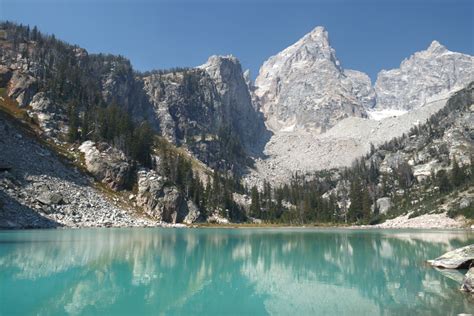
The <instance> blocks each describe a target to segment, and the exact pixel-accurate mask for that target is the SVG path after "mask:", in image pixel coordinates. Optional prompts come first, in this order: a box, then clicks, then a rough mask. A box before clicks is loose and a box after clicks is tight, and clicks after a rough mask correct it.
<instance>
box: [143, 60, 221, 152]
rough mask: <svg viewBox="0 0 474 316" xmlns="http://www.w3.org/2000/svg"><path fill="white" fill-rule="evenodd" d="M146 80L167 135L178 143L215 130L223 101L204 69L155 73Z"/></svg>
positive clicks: (151, 98)
mask: <svg viewBox="0 0 474 316" xmlns="http://www.w3.org/2000/svg"><path fill="white" fill-rule="evenodd" d="M143 82H144V90H145V91H146V93H147V95H148V97H149V98H150V101H151V103H152V104H153V109H154V112H155V115H156V117H157V119H158V121H159V122H160V127H161V133H162V134H163V136H165V137H166V138H168V139H169V140H170V141H172V142H174V143H177V142H181V141H184V140H185V139H186V137H188V138H189V137H195V136H200V135H201V134H202V133H204V134H207V133H214V130H215V129H216V126H217V118H218V117H219V115H218V113H219V108H220V104H221V101H220V97H219V95H218V93H217V90H216V89H215V87H214V83H213V81H212V79H211V78H209V76H206V74H205V73H204V71H202V70H200V69H190V70H187V71H179V72H178V71H177V72H170V73H166V74H151V75H149V76H145V77H144V78H143Z"/></svg>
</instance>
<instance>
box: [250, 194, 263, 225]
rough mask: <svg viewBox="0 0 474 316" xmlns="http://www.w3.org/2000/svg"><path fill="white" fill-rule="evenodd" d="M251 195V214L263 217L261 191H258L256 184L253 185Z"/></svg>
mask: <svg viewBox="0 0 474 316" xmlns="http://www.w3.org/2000/svg"><path fill="white" fill-rule="evenodd" d="M250 197H251V199H252V202H251V204H250V216H252V217H255V218H261V212H262V209H261V206H260V193H259V192H258V189H257V187H256V186H253V187H252V190H251V193H250Z"/></svg>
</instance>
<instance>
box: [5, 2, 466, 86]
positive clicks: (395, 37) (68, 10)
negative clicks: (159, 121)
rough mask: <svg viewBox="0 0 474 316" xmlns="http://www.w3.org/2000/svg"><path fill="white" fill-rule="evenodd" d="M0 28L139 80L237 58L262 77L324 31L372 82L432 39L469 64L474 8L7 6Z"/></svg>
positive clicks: (382, 4)
mask: <svg viewBox="0 0 474 316" xmlns="http://www.w3.org/2000/svg"><path fill="white" fill-rule="evenodd" d="M0 19H1V20H12V21H16V22H19V23H23V24H29V25H31V26H33V25H37V26H38V27H39V28H40V30H42V31H43V32H46V33H54V34H55V35H56V36H57V37H58V38H61V39H63V40H65V41H67V42H70V43H73V44H78V45H79V46H82V47H84V48H86V49H87V50H88V51H89V52H103V53H113V54H121V55H123V56H125V57H127V58H129V59H130V60H131V62H132V64H133V65H134V67H135V68H136V69H138V70H142V71H144V70H151V69H157V68H170V67H175V66H196V65H200V64H202V63H204V62H205V61H206V60H207V58H208V56H210V55H212V54H233V55H234V56H236V57H238V58H239V59H240V61H241V63H242V65H243V67H244V68H250V70H251V72H252V76H253V77H255V76H256V74H257V72H258V69H259V67H260V65H261V64H262V63H263V61H264V60H266V59H267V58H268V57H269V56H271V55H274V54H275V53H277V52H279V51H280V50H282V49H283V48H285V47H287V46H288V45H290V44H292V43H294V42H295V41H296V40H298V39H299V38H300V37H301V36H303V35H304V34H306V33H307V32H309V31H310V30H312V29H313V28H314V27H315V26H317V25H323V26H325V27H326V28H327V30H328V31H329V36H330V40H331V44H332V46H333V47H334V48H335V49H336V53H337V56H338V58H339V60H340V61H341V63H342V65H343V67H344V68H351V69H357V70H361V71H364V72H366V73H368V74H369V75H370V76H371V77H372V79H374V78H375V77H376V74H377V73H378V71H379V70H381V69H390V68H394V67H398V65H399V64H400V62H401V61H402V60H403V59H404V58H406V57H408V56H409V55H410V54H412V53H413V52H415V51H418V50H422V49H425V48H426V47H427V46H428V45H429V44H430V43H431V41H432V40H434V39H436V40H438V41H440V42H441V43H442V44H444V45H445V46H447V47H448V48H449V49H450V50H453V51H459V52H464V53H469V54H471V55H472V54H473V47H474V43H473V42H474V31H473V30H474V21H473V20H474V1H472V0H467V1H464V0H429V1H428V0H424V1H423V0H399V1H392V0H378V1H376V0H365V1H364V0H362V1H356V0H354V1H344V0H333V1H330V0H319V1H318V0H315V1H309V0H307V1H298V0H296V1H291V0H286V1H281V0H276V1H270V0H253V1H251V0H240V1H237V0H221V1H218V0H161V1H160V0H158V1H151V0H149V1H143V0H142V1H140V0H138V1H132V0H128V1H126V0H116V1H113V0H84V1H79V0H62V1H61V0H0Z"/></svg>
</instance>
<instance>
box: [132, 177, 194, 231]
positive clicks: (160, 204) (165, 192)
mask: <svg viewBox="0 0 474 316" xmlns="http://www.w3.org/2000/svg"><path fill="white" fill-rule="evenodd" d="M137 177H138V195H137V205H139V206H141V207H142V208H143V209H144V211H145V212H146V213H147V214H148V215H149V216H150V217H152V218H153V219H155V220H158V221H161V222H167V223H173V224H175V223H183V222H184V223H186V224H191V223H194V222H196V221H197V220H198V218H199V215H200V214H199V210H198V209H197V207H196V206H195V205H194V203H193V202H192V201H186V199H185V198H184V196H183V195H182V193H181V192H179V190H178V189H177V188H176V187H175V186H172V185H169V184H168V183H167V180H166V179H165V178H164V177H162V176H160V175H159V174H158V173H157V172H156V171H154V170H145V169H142V170H140V171H139V172H138V174H137Z"/></svg>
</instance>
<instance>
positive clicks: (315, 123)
mask: <svg viewBox="0 0 474 316" xmlns="http://www.w3.org/2000/svg"><path fill="white" fill-rule="evenodd" d="M367 79H368V77H367V76H365V75H364V74H362V73H359V72H345V71H344V69H343V68H342V66H341V64H340V62H339V60H338V59H337V57H336V53H335V51H334V49H333V48H332V47H331V45H330V42H329V36H328V32H327V31H326V30H325V29H324V28H323V27H316V28H315V29H314V30H313V31H311V32H310V33H308V34H306V35H305V36H304V37H303V38H301V39H300V40H299V41H297V42H296V43H295V44H293V45H291V46H290V47H288V48H286V49H284V50H283V51H281V52H280V53H278V54H277V55H275V56H272V57H270V58H269V59H268V60H267V61H266V62H265V63H264V64H263V66H262V67H261V68H260V72H259V74H258V77H257V79H256V80H255V86H256V90H255V94H256V95H257V96H258V98H259V100H260V103H261V111H262V112H263V113H264V115H265V119H266V123H267V126H269V128H270V129H272V130H273V131H281V130H284V131H291V130H294V129H310V130H313V131H317V132H324V131H325V130H327V129H328V128H330V127H331V126H333V125H334V124H335V123H336V122H338V121H340V120H341V119H344V118H346V117H349V116H357V117H365V116H366V111H365V107H364V105H367V104H372V103H373V101H372V99H373V92H372V89H371V87H370V80H367Z"/></svg>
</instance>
